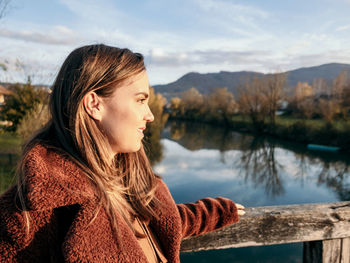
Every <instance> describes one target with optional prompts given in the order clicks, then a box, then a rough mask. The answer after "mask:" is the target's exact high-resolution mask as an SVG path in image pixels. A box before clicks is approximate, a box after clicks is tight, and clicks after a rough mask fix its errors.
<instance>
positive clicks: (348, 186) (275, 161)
mask: <svg viewBox="0 0 350 263" xmlns="http://www.w3.org/2000/svg"><path fill="white" fill-rule="evenodd" d="M163 138H168V139H170V140H173V141H176V142H177V143H178V144H180V145H181V146H183V147H184V148H186V149H188V150H190V151H198V150H200V149H211V150H218V151H219V154H220V158H219V161H220V162H221V163H222V164H225V165H229V164H231V167H232V168H233V170H234V172H237V171H238V173H239V176H241V177H242V178H243V179H244V181H245V182H246V183H249V184H252V185H253V186H254V188H255V189H256V188H264V191H265V195H266V196H269V197H271V198H277V197H280V196H283V195H284V194H285V193H286V184H288V183H289V181H290V180H294V181H297V182H299V185H300V187H301V188H303V187H309V185H310V181H313V180H315V179H316V184H317V185H318V186H322V185H324V186H325V187H326V188H327V189H330V190H331V191H333V192H335V193H336V194H337V196H338V199H339V200H344V201H345V200H350V183H349V172H350V171H349V164H350V159H349V157H348V156H347V155H345V154H340V153H327V152H319V151H309V150H307V149H306V147H305V146H304V145H301V144H295V143H291V142H285V141H281V140H277V139H275V138H269V137H254V136H253V135H249V134H242V133H236V132H232V131H231V130H228V129H223V128H218V127H214V126H210V125H205V124H198V123H188V122H183V121H182V122H176V121H174V122H169V123H168V124H167V125H166V127H165V129H164V130H163ZM237 152H238V153H239V154H237Z"/></svg>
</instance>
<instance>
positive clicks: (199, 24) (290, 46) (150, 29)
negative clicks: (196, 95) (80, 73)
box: [0, 0, 350, 85]
mask: <svg viewBox="0 0 350 263" xmlns="http://www.w3.org/2000/svg"><path fill="white" fill-rule="evenodd" d="M349 14H350V0H306V1H305V0H304V1H301V0H284V1H280V0H279V1H278V0H264V1H257V0H256V1H248V0H239V1H235V0H230V1H229V0H176V1H175V0H172V1H170V0H143V1H141V0H129V1H119V0H98V1H95V0H84V1H83V0H50V1H47V0H31V1H28V0H12V1H11V8H10V9H9V11H8V13H7V15H6V16H5V17H4V18H2V19H1V20H0V42H1V49H0V62H1V61H3V62H6V63H7V66H8V71H7V72H3V71H2V72H0V78H1V79H0V81H22V80H24V79H25V76H27V75H32V77H33V80H34V82H36V83H45V84H50V83H52V81H53V79H54V77H55V75H56V74H57V71H58V69H59V67H60V65H61V64H62V62H63V60H64V59H65V57H66V56H67V55H68V54H69V52H70V51H72V50H73V49H74V48H76V47H78V46H82V45H86V44H94V43H105V44H109V45H113V46H118V47H128V48H130V49H131V50H133V51H135V52H140V53H142V54H143V55H144V56H145V58H146V65H147V69H148V73H149V77H150V83H151V84H152V85H154V84H160V83H169V82H172V81H175V80H176V79H178V78H179V77H181V76H182V75H184V74H186V73H188V72H191V71H195V72H201V73H206V72H218V71H221V70H224V71H241V70H251V71H259V72H265V73H266V72H274V71H286V70H290V69H295V68H299V67H308V66H315V65H320V64H324V63H330V62H339V63H350V45H349V43H350V19H349Z"/></svg>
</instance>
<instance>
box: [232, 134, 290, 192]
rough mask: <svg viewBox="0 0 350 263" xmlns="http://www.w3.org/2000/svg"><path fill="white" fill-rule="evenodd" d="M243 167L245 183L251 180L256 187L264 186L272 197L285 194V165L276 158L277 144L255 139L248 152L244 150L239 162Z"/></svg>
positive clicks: (260, 138) (259, 138) (258, 138)
mask: <svg viewBox="0 0 350 263" xmlns="http://www.w3.org/2000/svg"><path fill="white" fill-rule="evenodd" d="M236 165H238V166H240V167H242V168H243V169H241V170H240V171H241V173H243V174H244V178H245V181H248V180H251V181H252V182H253V183H254V185H255V187H258V186H264V188H265V193H266V194H267V195H270V196H271V197H275V196H279V195H281V194H284V192H285V190H284V188H283V181H282V179H281V178H280V176H279V175H280V174H282V173H283V171H282V170H283V165H282V164H280V163H279V162H278V161H277V160H276V158H275V143H274V142H272V143H269V142H267V140H265V139H264V138H262V137H256V138H253V139H252V141H251V144H250V148H249V149H248V150H244V151H243V150H242V153H241V158H240V159H239V160H238V161H237V164H236Z"/></svg>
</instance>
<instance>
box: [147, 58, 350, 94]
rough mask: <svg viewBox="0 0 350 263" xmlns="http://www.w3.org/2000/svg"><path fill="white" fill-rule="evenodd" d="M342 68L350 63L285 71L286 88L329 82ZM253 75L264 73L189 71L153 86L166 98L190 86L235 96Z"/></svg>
mask: <svg viewBox="0 0 350 263" xmlns="http://www.w3.org/2000/svg"><path fill="white" fill-rule="evenodd" d="M343 70H346V71H349V72H350V64H339V63H329V64H324V65H320V66H315V67H305V68H299V69H295V70H291V71H287V72H286V73H287V82H286V88H287V89H288V90H291V89H293V87H294V86H295V85H296V84H297V83H298V81H301V82H308V83H310V84H311V83H312V82H313V80H314V79H317V78H323V79H325V80H326V81H327V82H331V81H332V80H333V79H334V78H335V77H336V76H337V75H338V74H339V73H340V72H341V71H343ZM254 75H257V76H262V75H264V74H263V73H259V72H252V71H239V72H228V71H220V72H218V73H206V74H201V73H196V72H190V73H187V74H185V75H184V76H182V77H181V78H179V79H178V80H176V81H174V82H171V83H169V84H165V85H155V86H153V88H154V89H155V91H156V92H159V93H161V94H162V95H164V96H165V97H166V98H168V99H169V98H172V97H175V96H180V94H181V92H183V91H185V90H188V89H190V88H192V87H194V88H196V89H197V90H198V91H199V92H201V93H202V94H208V93H210V92H211V91H212V90H214V89H216V88H223V87H226V88H227V89H228V90H229V91H231V92H232V93H233V94H234V95H235V96H237V95H238V87H239V86H240V85H241V84H243V83H244V82H245V81H246V80H247V79H249V78H251V77H253V76H254Z"/></svg>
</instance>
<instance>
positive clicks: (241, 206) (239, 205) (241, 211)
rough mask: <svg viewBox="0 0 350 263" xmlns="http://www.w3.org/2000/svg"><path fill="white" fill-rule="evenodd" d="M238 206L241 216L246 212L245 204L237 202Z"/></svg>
mask: <svg viewBox="0 0 350 263" xmlns="http://www.w3.org/2000/svg"><path fill="white" fill-rule="evenodd" d="M236 207H237V209H238V211H237V212H238V215H239V216H243V215H244V214H245V211H244V208H245V207H244V206H243V205H241V204H236Z"/></svg>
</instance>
